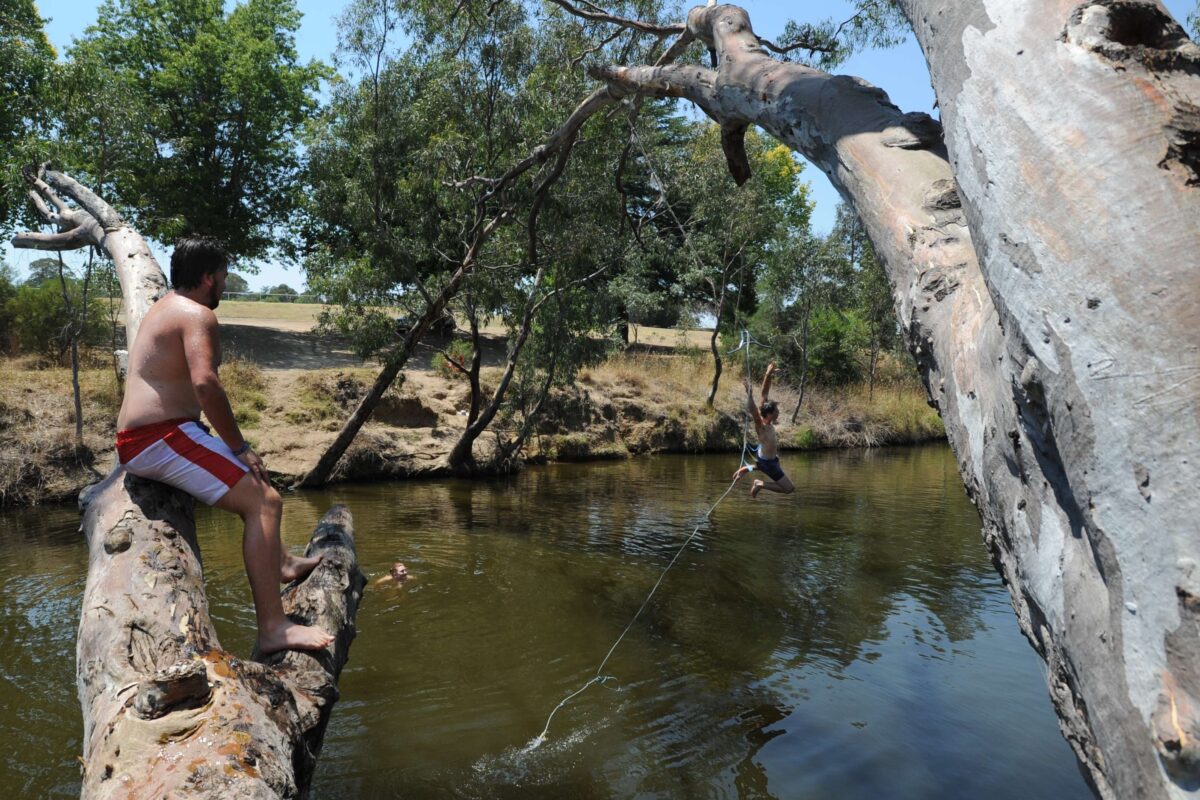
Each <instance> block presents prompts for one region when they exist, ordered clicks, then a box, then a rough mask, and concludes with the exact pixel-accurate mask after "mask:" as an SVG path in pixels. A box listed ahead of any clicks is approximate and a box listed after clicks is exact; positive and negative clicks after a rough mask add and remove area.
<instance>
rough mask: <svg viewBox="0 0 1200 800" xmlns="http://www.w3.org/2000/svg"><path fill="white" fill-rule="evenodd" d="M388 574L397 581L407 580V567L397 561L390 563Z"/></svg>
mask: <svg viewBox="0 0 1200 800" xmlns="http://www.w3.org/2000/svg"><path fill="white" fill-rule="evenodd" d="M388 574H389V575H391V576H392V577H393V578H395V579H396V580H397V581H406V580H408V567H406V566H404V565H403V564H401V563H400V562H399V561H397V562H396V563H395V564H392V568H391V569H390V570H389V571H388Z"/></svg>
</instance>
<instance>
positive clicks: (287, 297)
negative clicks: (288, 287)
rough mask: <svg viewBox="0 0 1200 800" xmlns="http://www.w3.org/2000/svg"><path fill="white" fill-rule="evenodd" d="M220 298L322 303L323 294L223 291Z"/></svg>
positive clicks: (269, 301) (265, 301)
mask: <svg viewBox="0 0 1200 800" xmlns="http://www.w3.org/2000/svg"><path fill="white" fill-rule="evenodd" d="M221 299H222V300H249V301H259V302H263V303H314V304H324V303H325V297H324V295H319V294H280V293H278V292H225V293H223V294H222V295H221Z"/></svg>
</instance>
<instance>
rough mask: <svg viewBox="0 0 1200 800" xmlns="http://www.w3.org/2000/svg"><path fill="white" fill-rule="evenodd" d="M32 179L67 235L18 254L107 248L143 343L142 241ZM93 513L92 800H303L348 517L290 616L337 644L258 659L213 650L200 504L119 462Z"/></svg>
mask: <svg viewBox="0 0 1200 800" xmlns="http://www.w3.org/2000/svg"><path fill="white" fill-rule="evenodd" d="M27 177H28V178H29V180H30V184H31V186H32V187H33V188H32V190H31V192H30V198H31V200H32V201H33V203H34V205H35V207H36V208H37V209H38V211H39V212H40V213H41V214H42V216H43V218H44V219H45V220H46V221H47V222H49V223H52V224H55V225H57V227H58V228H59V231H58V232H57V233H51V234H46V233H26V234H20V235H18V236H16V237H14V239H13V244H14V246H16V247H33V248H38V249H44V250H67V249H75V248H79V247H85V246H89V245H94V246H97V247H101V248H103V249H104V250H105V251H106V252H107V253H108V255H109V256H110V257H111V258H112V260H113V263H114V264H115V265H116V268H117V275H118V277H119V278H120V282H121V290H122V295H123V299H124V307H125V319H126V329H127V331H128V340H129V341H133V340H134V338H135V337H136V336H137V331H138V327H139V325H140V324H141V321H142V318H143V317H144V316H145V313H146V311H147V310H149V308H150V306H151V305H152V304H153V302H154V301H155V300H156V299H157V298H158V296H159V295H161V293H162V292H163V291H165V289H166V281H165V279H164V277H163V274H162V270H161V269H160V268H159V266H158V263H157V262H156V261H155V260H154V257H153V256H152V255H151V254H150V249H149V248H148V247H147V246H146V243H145V241H144V240H143V239H142V237H141V236H139V235H138V233H137V232H136V231H134V230H133V229H132V228H131V227H130V226H128V225H127V224H126V223H125V222H124V221H123V220H122V219H121V218H120V216H119V215H117V213H116V212H115V211H114V210H113V209H112V208H111V207H110V206H108V204H107V203H105V202H104V201H103V200H101V199H99V198H98V197H96V196H95V195H94V194H93V193H92V192H90V191H88V190H87V189H86V188H84V187H83V186H81V185H79V184H78V183H77V182H76V181H74V180H73V179H71V178H70V177H69V176H66V175H63V174H62V173H58V172H55V171H53V170H46V169H42V170H39V171H38V173H37V174H32V173H31V174H29V175H28V176H27ZM60 193H61V194H60ZM62 195H65V196H67V197H69V198H71V199H73V200H74V201H76V203H78V205H79V207H78V208H72V207H71V206H70V205H68V204H67V203H66V202H65V201H64V200H63V197H62ZM81 503H82V505H83V507H84V510H85V516H84V521H83V526H82V529H83V532H84V535H85V536H86V538H87V543H88V551H89V560H88V577H87V586H86V588H85V589H84V595H83V603H82V608H83V610H82V613H81V616H80V621H79V634H78V640H77V647H76V680H77V686H78V690H79V700H80V704H81V705H82V707H83V722H84V735H83V756H82V759H81V760H82V764H83V796H84V797H86V798H109V797H112V798H134V797H168V796H169V797H184V796H186V797H203V798H214V800H215V799H216V798H227V797H301V796H304V795H305V794H306V793H307V787H308V783H309V780H310V779H311V777H312V771H313V767H314V766H315V764H316V757H317V754H318V753H319V752H320V749H321V741H322V739H323V737H324V733H325V725H326V723H327V722H328V719H329V713H330V711H331V710H332V707H333V703H334V701H335V700H336V699H337V678H338V674H339V673H340V671H341V668H342V665H344V664H345V662H346V658H347V656H348V652H349V647H350V642H351V640H352V639H353V638H354V630H355V629H354V616H355V613H356V611H357V608H358V601H359V598H360V597H361V594H362V588H363V585H364V583H365V579H364V578H363V576H362V573H361V572H360V571H359V569H358V564H357V560H356V556H355V550H354V539H353V534H352V531H351V527H350V515H349V512H347V511H345V509H342V508H338V509H335V510H333V511H331V512H330V513H329V514H327V515H326V517H325V519H324V520H323V521H322V522H321V524H320V525H318V526H317V529H316V532H315V533H314V534H313V537H312V540H311V541H310V542H309V546H308V553H309V554H310V555H317V554H322V555H323V556H324V559H323V560H322V562H321V563H320V564H319V565H318V566H317V568H316V569H315V570H314V571H313V572H312V573H311V574H310V575H309V576H308V578H307V579H306V580H305V581H304V582H303V583H301V584H299V585H298V586H295V585H293V586H290V587H289V588H288V590H287V592H286V593H285V595H284V610H285V612H287V613H288V614H289V616H291V617H292V618H293V619H295V620H299V621H302V622H304V623H306V624H310V625H313V624H315V625H319V626H320V627H322V628H324V629H326V630H328V631H330V632H331V633H333V634H335V636H336V638H335V640H334V642H333V644H331V645H330V646H329V647H328V648H326V649H325V650H321V651H317V652H313V653H295V652H283V653H277V654H274V655H272V656H269V657H266V658H257V657H256V660H255V661H247V660H242V659H238V658H235V657H233V656H232V655H230V654H229V653H227V652H225V651H223V650H222V649H221V647H220V644H219V643H218V642H217V638H216V634H215V632H214V630H213V626H212V620H211V618H210V616H209V613H208V601H207V599H206V597H205V594H204V581H203V576H202V569H201V565H200V551H199V547H198V546H197V544H196V539H195V526H194V524H193V519H192V501H191V498H189V497H188V496H187V495H185V494H183V493H181V492H177V491H175V490H173V489H171V488H170V487H168V486H166V485H165V484H161V483H157V482H153V481H146V480H141V479H138V478H135V477H133V476H130V475H127V473H126V472H125V471H124V470H123V469H121V468H120V466H118V467H116V468H115V469H114V470H113V471H112V473H110V474H109V476H108V477H107V478H106V479H105V480H104V481H103V482H102V483H100V484H97V485H96V486H94V487H91V488H90V489H88V490H86V491H85V492H84V494H83V495H82V497H81ZM258 662H261V663H258Z"/></svg>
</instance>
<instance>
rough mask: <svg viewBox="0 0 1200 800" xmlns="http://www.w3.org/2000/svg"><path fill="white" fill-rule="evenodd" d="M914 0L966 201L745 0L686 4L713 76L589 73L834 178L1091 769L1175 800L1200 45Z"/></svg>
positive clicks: (1169, 33)
mask: <svg viewBox="0 0 1200 800" xmlns="http://www.w3.org/2000/svg"><path fill="white" fill-rule="evenodd" d="M901 5H902V6H904V8H905V10H906V12H907V13H908V14H909V18H910V19H911V20H912V21H913V22H914V25H915V27H916V28H917V31H918V37H919V39H920V41H921V43H922V46H923V47H924V49H925V52H926V55H927V57H928V58H929V59H930V62H931V66H932V72H933V81H934V86H935V89H936V90H937V93H938V97H939V100H940V102H941V105H942V108H943V113H944V115H945V118H946V120H947V126H948V129H947V133H946V136H947V141H948V142H949V144H950V145H951V148H952V152H953V153H954V154H955V155H956V157H957V159H958V160H957V162H956V164H957V166H958V169H959V171H960V172H959V176H958V177H959V184H960V185H961V186H962V191H963V193H964V195H965V196H966V198H967V200H968V210H969V211H970V214H969V217H968V216H967V215H964V213H963V211H962V209H961V208H960V200H959V197H958V193H957V191H956V185H955V181H954V179H953V176H952V175H951V174H950V168H949V164H948V163H947V160H946V159H947V151H946V149H945V145H944V144H943V143H942V131H941V129H940V126H939V125H938V124H937V123H936V122H934V121H933V120H931V119H929V118H928V117H926V116H925V115H921V114H910V115H904V114H901V113H900V112H899V111H898V110H897V109H895V108H894V107H893V106H891V105H890V103H888V102H887V99H886V96H885V95H883V93H882V92H879V91H878V90H876V89H874V88H873V87H870V86H868V85H866V84H864V83H863V82H861V81H858V80H856V79H854V78H848V77H831V76H828V75H824V74H823V73H820V72H817V71H815V70H811V69H807V68H805V67H801V66H797V65H789V64H781V63H778V62H774V61H772V60H771V59H769V58H768V57H767V56H766V55H765V54H764V53H763V52H762V49H761V47H760V46H759V43H758V41H757V39H756V37H755V36H754V34H753V31H752V30H751V29H750V25H749V20H748V18H747V16H746V14H745V12H744V11H742V10H741V9H738V8H736V7H732V6H717V7H708V8H697V9H693V10H692V12H691V13H690V14H689V18H688V26H689V30H691V31H692V32H693V33H694V35H695V36H696V37H697V38H700V39H702V40H703V41H705V42H706V43H709V44H711V45H712V47H713V49H714V50H715V51H716V52H717V53H718V55H719V62H718V68H717V69H716V70H709V69H705V68H702V67H697V66H688V67H669V68H651V67H622V66H610V67H604V68H600V69H597V70H595V71H594V73H593V74H595V75H596V76H597V77H600V78H602V79H604V80H606V81H607V82H608V84H609V86H610V89H612V90H613V91H616V92H622V91H623V92H626V93H629V94H650V95H656V96H677V97H686V98H688V99H691V100H693V101H694V102H696V103H697V104H698V105H699V106H700V107H701V108H703V109H704V110H705V111H706V113H708V114H709V116H711V117H713V118H714V119H715V120H716V121H717V122H718V123H720V124H721V125H722V127H723V129H724V130H725V131H726V137H724V138H725V141H726V143H727V145H728V146H727V155H728V156H729V160H730V165H731V172H732V173H733V174H734V177H735V180H738V181H739V182H740V181H742V180H745V179H746V177H747V176H746V173H745V171H744V167H743V166H739V165H744V157H741V156H740V154H739V152H738V151H739V149H740V131H744V129H745V127H746V126H747V125H748V124H758V125H760V126H762V127H763V128H764V129H766V130H767V131H768V132H769V133H771V134H773V135H774V136H776V137H777V138H779V139H780V140H781V141H783V142H784V143H786V144H788V145H789V146H791V147H792V148H793V149H795V150H797V151H799V152H801V153H802V154H803V155H805V156H806V157H807V158H808V159H809V160H811V161H813V162H814V163H815V164H817V165H818V166H819V167H821V168H822V169H823V170H824V171H825V172H826V174H827V175H829V177H830V179H831V181H832V182H833V183H834V185H835V186H837V187H838V189H839V190H840V191H841V192H842V194H843V196H844V197H846V198H847V200H849V201H850V202H851V204H852V205H853V206H854V207H855V209H856V211H857V212H858V213H859V215H860V217H861V218H862V219H863V221H864V223H865V224H866V227H867V230H868V233H869V234H870V237H871V240H872V242H873V244H874V245H875V248H876V251H877V254H878V255H879V256H880V258H881V260H882V261H883V263H884V265H885V268H886V270H887V272H888V275H889V278H890V280H891V282H892V285H893V289H894V292H893V294H894V296H895V299H896V302H897V308H898V312H899V316H900V319H901V322H902V325H903V327H904V329H905V333H906V337H907V341H908V344H909V347H910V349H911V350H912V352H913V353H914V355H915V356H916V359H917V363H918V367H919V368H920V370H921V372H922V376H923V378H924V380H925V382H926V385H927V388H928V390H929V393H930V398H931V402H933V403H934V404H935V405H936V406H937V407H938V408H939V410H940V411H941V414H942V417H943V419H944V420H945V422H946V427H947V433H948V435H949V438H950V441H951V444H952V446H953V447H954V450H955V452H956V454H957V457H958V461H959V468H960V471H961V473H962V477H963V480H964V482H965V484H966V487H967V491H968V493H969V494H970V496H971V497H972V499H973V500H974V501H975V503H976V505H977V507H978V508H979V511H980V515H981V518H982V521H983V525H984V539H985V542H986V543H987V544H988V546H989V548H990V550H991V552H992V556H993V560H994V561H995V562H996V564H997V567H998V568H999V569H1000V571H1001V573H1002V575H1003V576H1004V578H1005V580H1006V581H1007V583H1008V585H1009V589H1010V592H1011V596H1012V600H1013V605H1014V608H1015V609H1016V611H1017V614H1018V618H1019V620H1020V623H1021V627H1022V629H1023V631H1024V632H1025V634H1026V636H1027V637H1028V638H1029V640H1030V642H1031V643H1032V644H1033V645H1034V647H1035V648H1036V649H1037V650H1038V652H1039V653H1040V654H1041V655H1042V656H1043V657H1044V658H1046V660H1047V663H1048V665H1049V668H1050V671H1049V676H1048V678H1049V683H1050V689H1051V696H1052V699H1053V701H1054V704H1055V707H1056V710H1057V711H1058V713H1059V717H1060V721H1061V725H1062V728H1063V732H1064V734H1065V736H1066V738H1067V739H1068V741H1069V742H1070V743H1071V745H1072V747H1073V748H1074V749H1075V752H1076V754H1077V756H1078V757H1079V759H1080V761H1081V763H1082V764H1083V766H1084V767H1085V768H1086V774H1087V776H1088V778H1089V780H1090V781H1091V782H1092V783H1093V785H1094V787H1095V788H1096V790H1097V791H1098V792H1099V793H1100V794H1101V795H1102V796H1104V797H1133V796H1139V797H1171V796H1182V795H1183V794H1184V793H1185V792H1186V791H1188V789H1189V788H1190V787H1194V786H1196V785H1197V782H1198V781H1200V724H1198V723H1197V708H1198V707H1197V702H1200V685H1198V683H1200V681H1198V678H1197V671H1198V670H1200V666H1198V665H1200V618H1198V617H1197V613H1198V609H1200V601H1197V599H1196V598H1197V597H1200V570H1198V569H1197V567H1196V562H1195V558H1196V552H1197V549H1198V548H1197V544H1200V542H1198V541H1197V539H1198V538H1200V537H1198V535H1197V532H1196V531H1197V528H1196V526H1195V523H1194V520H1195V519H1196V517H1197V516H1198V512H1200V508H1197V505H1198V503H1197V499H1196V495H1195V486H1196V485H1197V484H1200V474H1198V467H1197V462H1198V461H1200V459H1198V458H1197V453H1196V451H1195V443H1196V442H1197V441H1200V430H1198V414H1197V400H1196V398H1197V393H1196V392H1195V391H1194V386H1195V383H1194V382H1195V381H1196V380H1197V379H1198V378H1200V345H1198V341H1197V331H1200V325H1197V323H1198V322H1200V320H1198V319H1197V311H1196V309H1198V308H1200V297H1197V292H1198V291H1200V280H1198V277H1200V274H1198V270H1197V267H1198V265H1197V261H1196V260H1197V257H1198V254H1200V239H1198V237H1200V228H1197V225H1196V220H1197V219H1200V207H1198V200H1197V194H1196V192H1197V187H1198V185H1200V176H1198V175H1197V170H1198V169H1200V155H1198V151H1197V144H1196V143H1197V141H1200V131H1198V128H1200V117H1198V115H1197V111H1196V109H1197V108H1200V92H1198V91H1197V87H1196V81H1197V75H1198V73H1200V71H1198V70H1197V68H1196V50H1195V46H1194V45H1192V44H1190V43H1188V42H1187V40H1186V37H1185V36H1183V35H1182V33H1181V32H1180V31H1178V28H1177V26H1173V24H1171V23H1170V19H1169V17H1166V15H1165V14H1163V12H1162V11H1161V8H1160V7H1159V6H1158V5H1157V4H1155V3H1146V2H1142V3H1139V2H1132V1H1128V0H1096V1H1095V2H1092V3H1082V4H1080V3H1059V4H1056V5H1055V9H1052V10H1050V11H1047V9H1046V8H1045V4H1044V3H1034V2H1032V0H1022V1H1021V2H1017V3H1011V2H1008V0H1004V1H1003V2H1001V0H994V2H986V3H985V2H983V1H982V0H973V1H972V2H954V3H951V2H947V0H925V1H924V2H922V1H921V0H906V2H903V3H901ZM968 219H969V222H970V228H971V230H968V227H967V223H968ZM1097 221H1100V224H1099V225H1097V224H1096V223H1097ZM972 230H973V231H974V234H975V236H974V237H972V235H971V231H972ZM973 238H974V241H977V242H981V243H982V244H981V246H980V247H979V252H980V254H981V255H982V257H983V259H984V261H983V265H982V266H983V267H985V270H981V264H980V261H979V260H978V259H977V257H976V253H975V250H974V246H973V244H972V241H973ZM985 274H986V278H987V280H986V282H985V280H984V278H985ZM1088 315H1091V316H1090V317H1089V316H1088ZM1189 387H1190V388H1189ZM1152 481H1153V483H1152ZM1189 521H1190V524H1189Z"/></svg>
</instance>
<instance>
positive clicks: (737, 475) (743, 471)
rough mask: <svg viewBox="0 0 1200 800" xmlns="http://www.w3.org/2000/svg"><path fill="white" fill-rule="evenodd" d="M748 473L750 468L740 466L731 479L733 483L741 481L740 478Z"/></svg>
mask: <svg viewBox="0 0 1200 800" xmlns="http://www.w3.org/2000/svg"><path fill="white" fill-rule="evenodd" d="M749 471H750V467H747V466H746V465H745V464H743V465H742V466H741V467H740V468H739V469H738V471H737V472H735V473H733V479H734V480H735V481H737V480H741V478H742V476H743V475H745V474H746V473H747V472H749Z"/></svg>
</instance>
